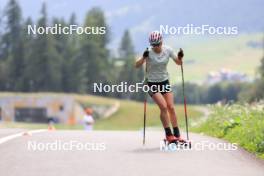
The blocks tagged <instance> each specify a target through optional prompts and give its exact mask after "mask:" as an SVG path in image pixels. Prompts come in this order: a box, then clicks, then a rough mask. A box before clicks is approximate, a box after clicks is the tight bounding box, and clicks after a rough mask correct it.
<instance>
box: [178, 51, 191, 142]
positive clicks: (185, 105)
mask: <svg viewBox="0 0 264 176" xmlns="http://www.w3.org/2000/svg"><path fill="white" fill-rule="evenodd" d="M180 51H182V49H180ZM181 75H182V95H183V102H184V115H185V125H186V134H187V140H188V141H189V130H188V116H187V102H186V96H185V90H184V89H185V87H184V72H183V62H182V64H181Z"/></svg>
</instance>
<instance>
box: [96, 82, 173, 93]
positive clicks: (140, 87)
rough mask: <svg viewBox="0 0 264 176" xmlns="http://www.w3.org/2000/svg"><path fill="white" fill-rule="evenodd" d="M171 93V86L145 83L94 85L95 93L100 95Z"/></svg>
mask: <svg viewBox="0 0 264 176" xmlns="http://www.w3.org/2000/svg"><path fill="white" fill-rule="evenodd" d="M142 91H143V92H157V91H158V92H171V85H169V84H166V85H151V86H149V85H147V84H144V83H136V84H128V83H127V82H120V83H119V84H112V85H109V84H103V83H93V92H94V93H96V92H99V93H103V92H104V93H109V92H112V93H115V92H118V93H127V92H130V93H134V92H142Z"/></svg>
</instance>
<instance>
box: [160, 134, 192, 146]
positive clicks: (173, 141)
mask: <svg viewBox="0 0 264 176" xmlns="http://www.w3.org/2000/svg"><path fill="white" fill-rule="evenodd" d="M163 141H164V144H165V145H166V146H168V145H170V144H176V146H177V147H179V148H183V147H184V148H189V149H190V148H191V142H190V141H187V140H184V139H183V138H181V137H175V136H174V135H170V136H166V138H165V139H163Z"/></svg>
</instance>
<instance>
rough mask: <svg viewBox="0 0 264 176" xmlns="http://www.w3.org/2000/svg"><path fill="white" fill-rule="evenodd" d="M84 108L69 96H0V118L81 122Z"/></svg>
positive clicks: (66, 122)
mask: <svg viewBox="0 0 264 176" xmlns="http://www.w3.org/2000/svg"><path fill="white" fill-rule="evenodd" d="M84 115H85V111H84V109H83V108H82V107H81V105H80V104H79V103H77V102H76V101H75V100H74V99H73V98H72V97H70V96H48V97H44V96H43V97H38V96H36V97H33V96H4V97H1V98H0V120H2V121H16V122H35V123H47V122H48V119H50V118H52V119H54V121H55V122H58V123H64V124H76V123H81V121H82V117H83V116H84Z"/></svg>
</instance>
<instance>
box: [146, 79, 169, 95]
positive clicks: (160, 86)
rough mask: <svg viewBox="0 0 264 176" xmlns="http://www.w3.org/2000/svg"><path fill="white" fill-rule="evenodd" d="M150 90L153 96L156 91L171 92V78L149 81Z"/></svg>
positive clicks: (149, 92)
mask: <svg viewBox="0 0 264 176" xmlns="http://www.w3.org/2000/svg"><path fill="white" fill-rule="evenodd" d="M147 84H148V87H149V91H148V94H149V95H150V96H151V97H152V96H153V95H154V94H155V93H158V92H159V93H161V94H162V95H164V94H166V93H168V92H171V85H170V82H169V80H165V81H162V82H147Z"/></svg>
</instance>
